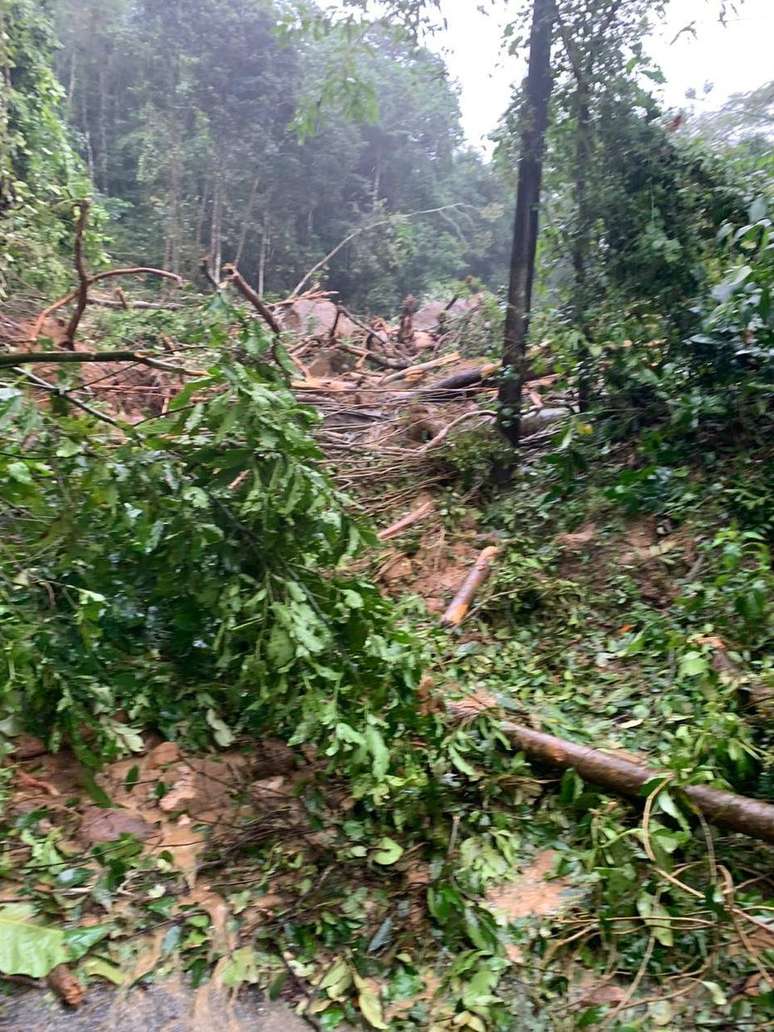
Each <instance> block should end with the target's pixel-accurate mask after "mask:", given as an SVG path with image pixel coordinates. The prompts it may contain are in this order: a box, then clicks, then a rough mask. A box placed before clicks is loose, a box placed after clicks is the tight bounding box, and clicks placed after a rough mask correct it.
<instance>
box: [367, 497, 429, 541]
mask: <svg viewBox="0 0 774 1032" xmlns="http://www.w3.org/2000/svg"><path fill="white" fill-rule="evenodd" d="M434 511H435V506H434V505H433V503H432V502H425V504H424V505H420V507H419V508H418V509H415V510H414V511H413V512H409V513H406V515H405V516H402V517H401V518H400V519H399V520H397V521H396V522H395V523H392V524H391V525H390V526H389V527H385V528H384V530H381V531H379V540H380V541H390V540H391V539H392V538H394V537H398V535H399V534H402V533H403V531H404V530H408V528H409V527H413V526H414V524H415V523H419V522H420V521H421V520H424V519H425V518H426V517H427V516H429V515H430V514H431V513H432V512H434Z"/></svg>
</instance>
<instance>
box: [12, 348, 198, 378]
mask: <svg viewBox="0 0 774 1032" xmlns="http://www.w3.org/2000/svg"><path fill="white" fill-rule="evenodd" d="M86 362H139V363H140V364H141V365H146V366H151V368H153V369H161V370H162V371H163V372H165V373H182V374H183V375H184V376H206V375H207V374H206V372H204V371H203V370H202V369H186V368H185V367H184V366H177V365H172V364H171V363H169V362H162V361H160V360H159V359H158V358H153V357H152V356H151V355H146V354H144V353H143V352H142V351H5V352H2V353H0V368H2V367H3V366H20V365H49V364H54V363H58V364H61V363H64V364H67V363H86Z"/></svg>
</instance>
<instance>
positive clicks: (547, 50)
mask: <svg viewBox="0 0 774 1032" xmlns="http://www.w3.org/2000/svg"><path fill="white" fill-rule="evenodd" d="M555 18H556V10H555V7H554V0H533V9H532V32H531V36H530V53H529V71H528V73H527V88H526V98H525V103H524V108H523V111H522V115H521V124H522V129H521V157H520V159H519V186H518V192H517V197H516V219H515V223H514V229H513V250H512V253H511V278H510V287H509V290H508V309H507V312H506V316H505V341H504V347H503V378H502V382H501V385H500V393H499V404H500V419H499V425H500V429H501V431H502V432H503V434H505V436H506V437H507V438H508V440H509V441H510V442H511V444H513V445H514V446H515V445H518V443H519V433H520V423H521V394H522V383H523V380H524V359H525V355H526V350H527V337H528V334H529V316H530V309H531V306H532V285H533V281H534V277H535V254H536V251H537V239H538V225H539V205H540V192H541V188H542V183H543V155H544V153H545V136H546V129H547V128H548V104H549V101H550V99H551V88H552V85H553V83H552V76H551V39H552V35H553V26H554V21H555Z"/></svg>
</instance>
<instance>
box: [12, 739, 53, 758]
mask: <svg viewBox="0 0 774 1032" xmlns="http://www.w3.org/2000/svg"><path fill="white" fill-rule="evenodd" d="M47 751H48V750H47V749H46V745H45V742H43V741H41V739H40V738H34V737H33V736H32V735H17V737H16V738H14V739H13V752H12V754H11V755H12V756H13V758H14V760H34V759H36V758H37V757H38V756H44V755H45V754H46V752H47Z"/></svg>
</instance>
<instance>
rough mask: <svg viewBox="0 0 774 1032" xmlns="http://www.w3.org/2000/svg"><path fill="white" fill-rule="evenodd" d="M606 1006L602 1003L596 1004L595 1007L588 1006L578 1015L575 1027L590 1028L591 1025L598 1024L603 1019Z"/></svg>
mask: <svg viewBox="0 0 774 1032" xmlns="http://www.w3.org/2000/svg"><path fill="white" fill-rule="evenodd" d="M605 1010H606V1008H605V1007H602V1006H601V1005H600V1004H595V1006H593V1007H587V1008H586V1010H585V1011H584V1012H583V1013H582V1014H581V1015H580V1016H579V1017H578V1019H577V1021H576V1023H575V1027H576V1028H588V1027H589V1026H590V1025H596V1024H598V1022H600V1021H601V1020H602V1017H603V1016H604V1014H605Z"/></svg>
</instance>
